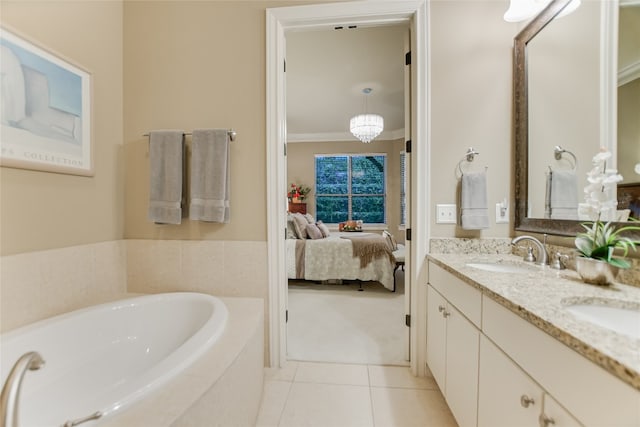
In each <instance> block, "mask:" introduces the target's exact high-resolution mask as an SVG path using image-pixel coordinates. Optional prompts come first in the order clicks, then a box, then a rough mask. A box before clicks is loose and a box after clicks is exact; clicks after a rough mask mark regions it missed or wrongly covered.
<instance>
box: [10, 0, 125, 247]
mask: <svg viewBox="0 0 640 427" xmlns="http://www.w3.org/2000/svg"><path fill="white" fill-rule="evenodd" d="M1 22H2V24H3V25H6V26H8V27H9V28H11V29H13V30H15V32H17V33H18V34H21V35H23V36H24V37H25V38H28V39H29V40H31V41H33V42H35V43H37V44H38V45H39V46H41V47H43V48H45V49H48V50H51V51H52V52H55V53H58V54H59V55H61V56H63V57H65V58H68V59H69V60H71V61H73V62H74V63H76V64H78V65H79V66H81V67H83V68H85V69H87V70H88V71H90V72H91V74H92V79H93V99H92V101H93V103H92V105H93V122H92V125H93V126H92V127H93V149H94V160H95V176H94V177H81V176H73V175H63V174H55V173H48V172H39V171H32V170H21V169H12V168H7V167H2V168H0V214H1V216H0V247H1V249H0V250H1V253H2V255H8V254H17V253H23V252H29V251H36V250H43V249H51V248H60V247H67V246H73V245H79V244H86V243H93V242H100V241H107V240H117V239H121V238H122V236H123V230H124V226H123V209H124V206H123V201H124V195H123V181H122V177H123V175H122V159H121V148H122V121H123V116H122V43H123V40H122V3H121V2H119V1H91V2H77V1H50V2H40V1H38V2H36V1H14V2H9V1H3V2H2V18H1Z"/></svg>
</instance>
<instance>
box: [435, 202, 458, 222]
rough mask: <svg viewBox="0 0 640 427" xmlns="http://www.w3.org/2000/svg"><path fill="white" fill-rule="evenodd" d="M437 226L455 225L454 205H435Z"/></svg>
mask: <svg viewBox="0 0 640 427" xmlns="http://www.w3.org/2000/svg"><path fill="white" fill-rule="evenodd" d="M436 223H437V224H455V223H457V221H456V205H436Z"/></svg>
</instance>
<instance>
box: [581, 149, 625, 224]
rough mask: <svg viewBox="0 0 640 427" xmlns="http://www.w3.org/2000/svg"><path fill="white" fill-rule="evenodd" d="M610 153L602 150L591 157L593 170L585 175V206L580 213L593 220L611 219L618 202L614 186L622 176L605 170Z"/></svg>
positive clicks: (613, 171)
mask: <svg viewBox="0 0 640 427" xmlns="http://www.w3.org/2000/svg"><path fill="white" fill-rule="evenodd" d="M610 158H611V152H610V151H608V150H606V149H602V150H601V151H600V152H599V153H598V154H596V155H595V156H594V157H593V160H592V163H593V166H594V167H593V169H591V170H590V171H589V172H588V173H587V183H588V184H587V186H586V187H585V188H584V195H585V202H586V204H585V205H584V206H582V207H581V209H580V213H581V214H585V215H587V216H589V217H590V218H592V219H593V220H596V221H599V220H600V219H605V218H609V219H612V218H613V217H614V216H615V212H616V208H617V206H618V201H617V200H616V191H615V188H616V184H617V183H618V182H620V181H622V175H620V174H618V173H617V171H615V170H608V169H607V160H609V159H610Z"/></svg>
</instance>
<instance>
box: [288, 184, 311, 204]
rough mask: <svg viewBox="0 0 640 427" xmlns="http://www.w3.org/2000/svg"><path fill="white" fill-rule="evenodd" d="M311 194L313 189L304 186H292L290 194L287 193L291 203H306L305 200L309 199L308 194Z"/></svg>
mask: <svg viewBox="0 0 640 427" xmlns="http://www.w3.org/2000/svg"><path fill="white" fill-rule="evenodd" d="M310 192H311V188H309V187H306V186H304V185H302V184H300V185H297V184H291V187H290V188H289V192H288V193H287V197H288V198H289V201H292V200H293V199H298V200H300V201H304V199H305V198H306V197H307V194H309V193H310Z"/></svg>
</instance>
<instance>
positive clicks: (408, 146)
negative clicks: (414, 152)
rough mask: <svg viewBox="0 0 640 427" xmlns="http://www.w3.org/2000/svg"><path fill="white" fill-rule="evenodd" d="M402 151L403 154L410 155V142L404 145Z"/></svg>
mask: <svg viewBox="0 0 640 427" xmlns="http://www.w3.org/2000/svg"><path fill="white" fill-rule="evenodd" d="M404 151H405V153H411V140H408V141H407V142H406V143H405V147H404Z"/></svg>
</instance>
